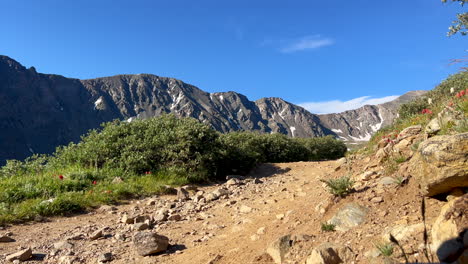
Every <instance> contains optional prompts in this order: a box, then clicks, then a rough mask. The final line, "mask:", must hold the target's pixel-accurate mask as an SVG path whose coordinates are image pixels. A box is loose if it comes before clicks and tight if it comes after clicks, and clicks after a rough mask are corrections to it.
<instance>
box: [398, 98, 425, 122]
mask: <svg viewBox="0 0 468 264" xmlns="http://www.w3.org/2000/svg"><path fill="white" fill-rule="evenodd" d="M428 107H429V104H428V102H427V100H426V99H425V98H418V99H416V100H414V101H411V102H408V103H406V104H403V105H401V106H400V109H399V110H398V115H399V117H400V118H408V117H411V116H413V115H417V114H420V113H421V112H422V110H423V109H425V108H428Z"/></svg>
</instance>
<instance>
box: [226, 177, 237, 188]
mask: <svg viewBox="0 0 468 264" xmlns="http://www.w3.org/2000/svg"><path fill="white" fill-rule="evenodd" d="M237 185H240V181H239V180H238V179H236V178H232V179H229V180H228V181H227V182H226V186H237Z"/></svg>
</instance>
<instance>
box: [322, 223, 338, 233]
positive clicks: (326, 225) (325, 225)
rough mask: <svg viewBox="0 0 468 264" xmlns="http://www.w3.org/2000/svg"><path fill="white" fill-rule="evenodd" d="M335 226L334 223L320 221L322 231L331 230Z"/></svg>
mask: <svg viewBox="0 0 468 264" xmlns="http://www.w3.org/2000/svg"><path fill="white" fill-rule="evenodd" d="M335 227H336V225H334V224H331V223H322V225H321V229H322V231H325V232H333V231H335Z"/></svg>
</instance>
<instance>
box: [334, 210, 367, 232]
mask: <svg viewBox="0 0 468 264" xmlns="http://www.w3.org/2000/svg"><path fill="white" fill-rule="evenodd" d="M368 211H369V209H368V208H366V207H364V206H361V205H359V204H357V203H347V204H345V205H344V206H343V207H341V208H340V209H339V210H338V212H337V213H336V214H335V215H334V216H333V217H332V219H330V221H328V222H329V223H330V224H334V225H335V230H337V231H348V230H349V229H351V228H353V227H355V226H358V225H360V224H361V223H363V222H364V220H365V218H366V216H367V213H368Z"/></svg>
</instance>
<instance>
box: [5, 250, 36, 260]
mask: <svg viewBox="0 0 468 264" xmlns="http://www.w3.org/2000/svg"><path fill="white" fill-rule="evenodd" d="M30 258H32V250H31V248H27V249H24V250H21V251H18V252H16V253H13V254H11V255H8V256H7V257H6V260H7V261H10V262H13V261H15V260H16V261H26V260H28V259H30Z"/></svg>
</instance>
